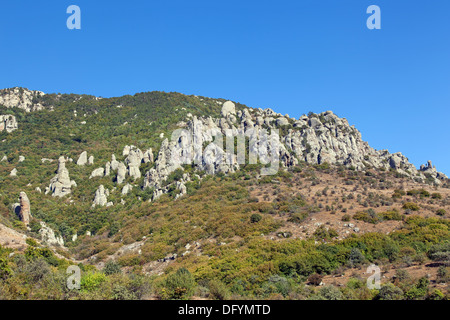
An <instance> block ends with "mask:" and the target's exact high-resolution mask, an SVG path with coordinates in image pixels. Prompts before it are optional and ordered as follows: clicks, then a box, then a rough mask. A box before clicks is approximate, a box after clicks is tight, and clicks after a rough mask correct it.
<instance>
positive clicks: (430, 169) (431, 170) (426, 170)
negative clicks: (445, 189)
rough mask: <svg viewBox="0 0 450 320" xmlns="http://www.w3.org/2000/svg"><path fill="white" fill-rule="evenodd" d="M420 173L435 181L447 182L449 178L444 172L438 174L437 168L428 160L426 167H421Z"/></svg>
mask: <svg viewBox="0 0 450 320" xmlns="http://www.w3.org/2000/svg"><path fill="white" fill-rule="evenodd" d="M420 172H422V173H423V174H424V175H425V176H429V177H431V178H432V179H435V180H447V179H448V177H447V176H446V175H445V174H443V173H442V172H438V171H437V170H436V167H435V166H433V165H432V163H431V160H428V162H427V164H426V165H421V166H420Z"/></svg>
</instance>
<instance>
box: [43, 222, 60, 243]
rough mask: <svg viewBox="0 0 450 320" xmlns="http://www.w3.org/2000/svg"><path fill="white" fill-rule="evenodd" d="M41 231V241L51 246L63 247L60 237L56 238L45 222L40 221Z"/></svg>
mask: <svg viewBox="0 0 450 320" xmlns="http://www.w3.org/2000/svg"><path fill="white" fill-rule="evenodd" d="M40 224H41V229H40V230H39V234H40V235H41V238H42V241H43V242H45V243H46V244H48V245H51V246H64V240H63V238H62V237H61V236H59V237H57V236H56V235H55V232H54V231H53V229H52V228H50V227H49V226H47V225H46V224H45V222H42V221H41V223H40Z"/></svg>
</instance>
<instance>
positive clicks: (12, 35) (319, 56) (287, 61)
mask: <svg viewBox="0 0 450 320" xmlns="http://www.w3.org/2000/svg"><path fill="white" fill-rule="evenodd" d="M71 4H75V5H78V6H80V8H81V11H82V13H81V20H82V22H81V28H82V29H81V30H68V29H67V28H66V20H67V17H68V16H69V15H68V14H67V13H66V8H67V7H68V6H69V5H71ZM371 4H375V5H378V6H380V8H381V19H382V22H381V27H382V29H381V30H368V29H367V27H366V20H367V18H368V16H369V15H368V14H367V13H366V9H367V7H368V6H369V5H371ZM449 19H450V1H447V0H429V1H413V0H408V1H406V0H395V1H392V0H389V1H387V0H371V1H366V0H341V1H336V0H309V1H306V0H305V1H301V0H295V1H283V0H278V1H263V0H258V1H250V0H247V1H245V0H240V1H235V0H227V1H215V0H207V1H196V0H191V1H186V0H184V1H169V0H164V1H162V0H160V1H156V0H153V1H151V0H149V1H133V0H128V1H101V0H95V1H92V0H89V1H87V0H86V1H81V0H72V1H65V0H57V1H56V0H55V1H24V0H15V1H2V4H1V5H0V43H1V50H0V61H1V68H0V88H6V87H13V86H22V87H27V88H29V89H34V90H42V91H44V92H48V93H54V92H61V93H86V94H93V95H96V96H103V97H111V96H120V95H123V94H134V93H136V92H143V91H153V90H161V91H166V92H170V91H177V92H181V93H185V94H197V95H203V96H209V97H215V98H226V99H230V100H234V101H238V102H241V103H244V104H247V105H248V106H250V107H263V108H265V107H271V108H273V109H275V110H276V111H278V112H281V113H283V114H285V113H288V114H289V115H290V116H294V117H298V116H300V115H301V114H303V113H307V112H308V111H314V112H321V111H325V110H333V111H334V112H335V113H336V114H337V115H339V116H341V117H346V118H347V119H348V120H349V122H350V124H354V125H355V126H356V127H357V128H358V129H359V130H360V131H361V132H362V136H363V139H364V140H366V141H368V142H369V143H370V145H371V146H372V147H374V148H376V149H388V150H389V151H390V152H397V151H401V152H402V153H403V154H405V155H406V156H407V157H409V159H410V161H411V162H413V163H414V164H415V165H416V166H419V165H420V164H422V163H425V162H426V161H427V160H429V159H430V160H432V161H433V163H434V164H435V165H436V166H437V169H438V170H440V171H443V172H445V173H446V174H450V160H449V159H450V151H449V149H450V148H449V137H450V129H449V128H450V123H449V118H450V20H449Z"/></svg>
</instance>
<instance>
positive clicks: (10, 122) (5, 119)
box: [0, 115, 19, 133]
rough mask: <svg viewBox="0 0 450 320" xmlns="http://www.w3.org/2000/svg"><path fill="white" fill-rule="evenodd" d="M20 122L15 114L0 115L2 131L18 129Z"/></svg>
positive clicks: (0, 130) (9, 131) (0, 129)
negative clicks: (18, 122)
mask: <svg viewBox="0 0 450 320" xmlns="http://www.w3.org/2000/svg"><path fill="white" fill-rule="evenodd" d="M18 127H19V126H18V124H17V120H16V117H15V116H12V115H0V132H2V131H6V132H8V133H11V132H13V131H14V130H17V129H18Z"/></svg>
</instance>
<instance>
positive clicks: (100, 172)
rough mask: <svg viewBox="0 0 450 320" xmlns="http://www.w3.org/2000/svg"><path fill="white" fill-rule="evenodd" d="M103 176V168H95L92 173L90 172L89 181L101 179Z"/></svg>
mask: <svg viewBox="0 0 450 320" xmlns="http://www.w3.org/2000/svg"><path fill="white" fill-rule="evenodd" d="M104 174H105V169H104V168H97V169H95V170H94V171H92V173H91V175H90V176H89V179H92V178H95V177H103V176H104Z"/></svg>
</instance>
